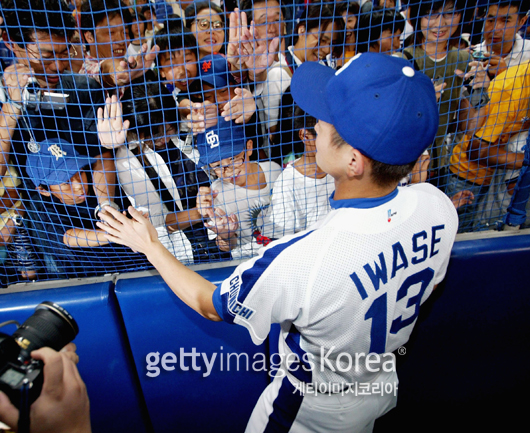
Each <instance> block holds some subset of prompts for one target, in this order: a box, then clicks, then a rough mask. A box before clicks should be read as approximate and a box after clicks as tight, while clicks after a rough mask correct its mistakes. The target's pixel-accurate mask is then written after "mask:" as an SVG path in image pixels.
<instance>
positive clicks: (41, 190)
mask: <svg viewBox="0 0 530 433" xmlns="http://www.w3.org/2000/svg"><path fill="white" fill-rule="evenodd" d="M35 189H36V190H37V191H39V194H40V195H43V196H44V197H49V196H50V195H51V194H50V191H48V190H47V189H44V188H43V187H42V186H40V185H39V186H38V187H37V188H35Z"/></svg>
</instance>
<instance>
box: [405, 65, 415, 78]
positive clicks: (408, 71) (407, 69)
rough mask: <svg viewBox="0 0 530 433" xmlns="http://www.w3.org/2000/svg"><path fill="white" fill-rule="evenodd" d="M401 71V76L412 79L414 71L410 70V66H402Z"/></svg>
mask: <svg viewBox="0 0 530 433" xmlns="http://www.w3.org/2000/svg"><path fill="white" fill-rule="evenodd" d="M402 71H403V75H406V76H407V77H413V76H414V74H415V72H414V69H412V68H411V67H410V66H404V67H403V69H402Z"/></svg>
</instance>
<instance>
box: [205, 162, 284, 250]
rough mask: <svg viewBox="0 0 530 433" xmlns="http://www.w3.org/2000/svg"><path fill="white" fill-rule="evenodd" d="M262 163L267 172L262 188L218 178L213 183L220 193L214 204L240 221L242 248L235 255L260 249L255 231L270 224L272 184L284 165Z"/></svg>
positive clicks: (264, 170)
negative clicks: (267, 211) (236, 183)
mask: <svg viewBox="0 0 530 433" xmlns="http://www.w3.org/2000/svg"><path fill="white" fill-rule="evenodd" d="M259 166H260V168H261V170H262V171H263V173H264V174H265V185H262V188H261V189H247V188H243V187H240V186H237V185H234V184H233V183H230V182H224V181H222V180H216V181H215V182H213V183H212V185H211V190H212V191H218V192H219V194H218V195H217V197H215V200H214V207H216V208H220V209H222V210H223V211H224V212H226V214H227V215H232V214H235V215H237V218H238V220H239V229H238V232H237V235H238V248H236V249H235V250H233V251H232V257H233V258H243V257H250V256H252V255H254V254H255V253H256V252H257V249H258V248H259V245H257V244H255V245H253V242H252V241H253V239H254V236H253V233H254V232H255V231H258V232H259V233H261V232H262V230H263V227H264V226H265V224H266V222H265V217H266V210H267V208H268V207H269V204H270V200H271V191H272V186H273V185H274V181H275V180H276V179H277V178H278V176H279V175H280V173H281V168H280V166H279V165H278V164H276V163H275V162H269V161H265V162H260V163H259Z"/></svg>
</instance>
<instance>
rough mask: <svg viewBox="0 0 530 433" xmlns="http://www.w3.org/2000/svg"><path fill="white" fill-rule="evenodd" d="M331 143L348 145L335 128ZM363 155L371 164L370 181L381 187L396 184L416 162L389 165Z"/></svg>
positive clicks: (339, 145)
mask: <svg viewBox="0 0 530 433" xmlns="http://www.w3.org/2000/svg"><path fill="white" fill-rule="evenodd" d="M333 144H334V145H336V146H338V147H341V146H349V144H348V143H347V142H346V140H344V139H343V138H342V137H341V136H340V134H339V133H338V131H337V130H336V129H334V130H333ZM363 155H364V153H363ZM364 156H365V158H367V159H368V160H369V161H370V164H371V166H372V175H371V177H372V182H373V183H374V184H376V185H377V186H379V187H383V188H384V187H388V186H392V185H395V186H396V185H397V184H398V183H399V181H400V180H402V179H403V178H404V177H407V176H408V174H409V173H410V172H412V169H413V168H414V165H415V164H416V161H412V162H410V163H408V164H403V165H390V164H385V163H384V162H380V161H376V160H375V159H372V158H370V157H369V156H366V155H364Z"/></svg>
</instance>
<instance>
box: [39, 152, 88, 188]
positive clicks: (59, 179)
mask: <svg viewBox="0 0 530 433" xmlns="http://www.w3.org/2000/svg"><path fill="white" fill-rule="evenodd" d="M96 161H97V160H96V159H95V158H90V157H87V156H76V157H75V158H68V159H67V160H66V161H65V165H64V167H63V168H61V169H60V170H59V169H57V170H56V171H55V174H56V175H55V176H53V178H52V179H48V185H58V184H61V183H67V182H69V181H70V179H71V178H72V176H73V175H74V174H76V173H79V172H80V171H82V170H83V169H84V168H85V167H86V166H89V165H92V164H94V163H95V162H96ZM52 182H55V183H52Z"/></svg>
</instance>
